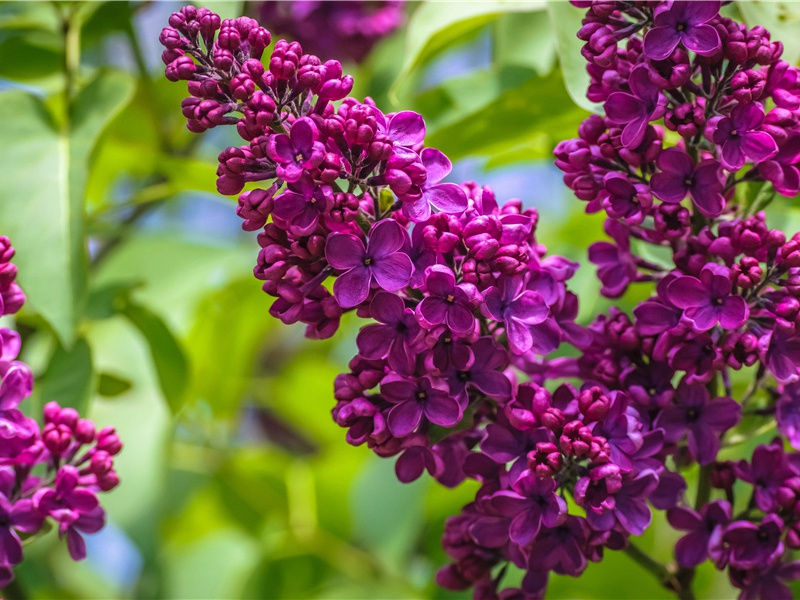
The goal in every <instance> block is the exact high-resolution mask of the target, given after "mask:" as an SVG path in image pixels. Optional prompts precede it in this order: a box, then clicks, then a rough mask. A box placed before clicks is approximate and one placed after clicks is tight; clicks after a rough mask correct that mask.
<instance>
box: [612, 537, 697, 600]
mask: <svg viewBox="0 0 800 600" xmlns="http://www.w3.org/2000/svg"><path fill="white" fill-rule="evenodd" d="M625 553H626V554H627V555H628V556H630V557H631V558H632V559H633V560H634V561H636V562H637V563H638V564H639V566H641V567H642V568H643V569H644V570H645V571H648V572H649V573H652V575H653V576H654V577H655V578H656V579H658V582H659V583H660V584H661V585H663V586H664V587H665V588H667V589H668V590H671V591H673V592H674V593H675V595H677V596H678V598H680V600H694V592H693V591H692V576H693V575H694V571H692V572H691V573H689V574H686V575H684V576H681V571H678V572H677V573H676V572H675V571H673V570H671V569H669V568H668V567H667V566H666V565H663V564H661V563H660V562H658V561H657V560H656V559H655V558H653V557H652V556H650V555H649V554H647V553H646V552H645V551H644V550H642V549H641V548H639V546H637V545H636V544H634V543H633V542H630V543H629V544H628V547H627V548H625ZM687 575H688V576H687Z"/></svg>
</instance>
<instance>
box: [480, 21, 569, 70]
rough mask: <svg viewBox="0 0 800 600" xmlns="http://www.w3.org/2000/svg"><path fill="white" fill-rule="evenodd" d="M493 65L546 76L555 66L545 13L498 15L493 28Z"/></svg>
mask: <svg viewBox="0 0 800 600" xmlns="http://www.w3.org/2000/svg"><path fill="white" fill-rule="evenodd" d="M494 39H495V62H497V63H498V64H500V65H516V66H521V67H530V68H532V69H533V70H534V71H536V72H537V73H538V74H539V75H542V76H544V75H547V74H548V73H549V72H550V71H551V70H552V69H553V65H554V63H555V58H556V55H555V40H554V37H553V29H552V28H551V27H550V17H549V15H548V14H547V12H545V11H536V12H529V13H522V14H513V15H501V16H500V18H499V19H498V20H497V23H496V24H495V28H494Z"/></svg>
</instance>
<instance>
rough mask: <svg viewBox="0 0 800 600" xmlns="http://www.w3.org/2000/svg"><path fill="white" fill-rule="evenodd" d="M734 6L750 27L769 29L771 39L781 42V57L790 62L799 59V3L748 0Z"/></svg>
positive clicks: (793, 62) (795, 61)
mask: <svg viewBox="0 0 800 600" xmlns="http://www.w3.org/2000/svg"><path fill="white" fill-rule="evenodd" d="M736 6H738V7H739V10H740V11H741V13H742V16H743V17H744V20H745V22H746V23H747V25H749V26H750V27H755V26H756V25H760V26H762V27H765V28H766V29H768V30H769V32H770V34H771V39H772V40H773V41H780V42H781V43H782V44H783V58H784V59H785V60H787V61H789V62H790V63H791V64H797V61H798V59H800V36H798V35H797V31H798V27H800V4H798V3H796V2H776V1H773V0H770V1H769V2H766V1H765V0H748V1H747V2H737V3H736Z"/></svg>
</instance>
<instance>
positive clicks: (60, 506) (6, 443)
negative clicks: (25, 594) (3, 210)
mask: <svg viewBox="0 0 800 600" xmlns="http://www.w3.org/2000/svg"><path fill="white" fill-rule="evenodd" d="M13 257H14V248H13V247H12V246H11V243H10V241H9V239H8V238H7V237H5V236H0V316H3V315H11V314H14V313H16V312H17V311H19V309H20V308H21V307H22V305H23V304H24V302H25V295H24V293H23V292H22V290H21V288H20V287H19V285H18V284H17V283H16V275H17V268H16V266H15V265H14V264H13V263H12V262H11V259H12V258H13ZM20 348H21V339H20V335H19V334H18V333H17V332H16V331H13V330H11V329H8V328H0V425H1V427H0V428H1V429H2V432H3V433H2V436H0V523H1V524H0V536H1V537H2V540H3V542H2V544H0V587H4V586H6V585H7V584H8V583H10V582H11V581H12V580H13V578H14V566H15V565H17V564H19V563H20V562H22V560H23V552H22V543H23V541H24V540H25V539H27V538H29V537H32V536H35V535H36V534H37V533H39V532H43V531H45V530H44V529H43V528H44V527H45V525H46V523H47V522H48V521H50V522H52V523H53V524H55V525H56V526H57V529H58V535H59V537H61V538H66V542H67V548H68V550H69V553H70V556H71V557H72V558H73V559H74V560H81V559H83V558H85V557H86V544H85V542H84V539H83V536H82V534H85V533H96V532H97V531H99V530H100V529H101V528H102V527H103V525H104V524H105V519H106V515H105V511H104V510H103V508H102V507H101V506H100V503H99V501H98V498H97V494H98V493H99V492H108V491H110V490H112V489H114V488H115V487H117V485H119V477H118V476H117V474H116V472H115V471H114V456H116V455H117V454H118V453H119V452H120V450H121V449H122V443H121V442H120V439H119V437H118V436H117V433H116V431H115V430H114V428H113V427H106V428H103V429H100V430H99V431H98V430H97V428H96V427H95V424H94V423H93V422H92V421H90V420H89V419H85V418H81V417H80V415H79V413H78V411H76V410H75V409H74V408H68V407H65V408H62V407H61V406H59V404H58V403H57V402H54V401H51V402H48V403H47V404H46V405H45V406H44V410H43V421H44V424H43V426H40V425H39V423H37V421H36V420H35V419H32V418H30V417H27V416H26V415H25V414H24V413H23V412H22V411H21V410H20V409H19V408H18V407H19V404H20V403H21V402H22V401H23V400H25V399H26V398H27V397H28V396H30V394H31V393H32V391H33V375H32V373H31V370H30V368H29V367H28V365H26V364H25V363H24V362H22V361H20V360H18V354H19V351H20Z"/></svg>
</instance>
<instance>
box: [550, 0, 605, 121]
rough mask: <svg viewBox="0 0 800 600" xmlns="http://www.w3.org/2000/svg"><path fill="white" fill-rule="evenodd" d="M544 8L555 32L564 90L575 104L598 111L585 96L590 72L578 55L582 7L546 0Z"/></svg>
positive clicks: (579, 54)
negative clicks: (548, 14)
mask: <svg viewBox="0 0 800 600" xmlns="http://www.w3.org/2000/svg"><path fill="white" fill-rule="evenodd" d="M547 10H548V12H549V13H550V24H551V27H552V28H553V32H554V33H555V38H556V50H557V52H558V64H559V65H560V66H561V73H562V74H563V76H564V84H565V85H566V87H567V92H568V93H569V96H570V98H572V100H573V102H575V104H577V105H578V106H581V107H583V108H585V109H586V110H590V111H594V112H598V110H599V109H598V105H596V104H595V103H593V102H590V101H589V100H588V98H586V88H588V87H589V74H588V73H587V72H586V60H585V59H584V58H583V56H582V55H581V46H582V45H583V42H582V41H581V40H579V39H578V37H577V33H578V30H579V29H580V28H581V19H583V15H584V11H583V9H580V8H577V7H575V6H572V4H570V3H569V2H561V1H559V0H549V1H548V3H547Z"/></svg>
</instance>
